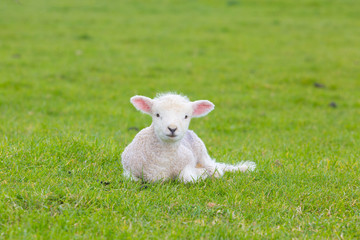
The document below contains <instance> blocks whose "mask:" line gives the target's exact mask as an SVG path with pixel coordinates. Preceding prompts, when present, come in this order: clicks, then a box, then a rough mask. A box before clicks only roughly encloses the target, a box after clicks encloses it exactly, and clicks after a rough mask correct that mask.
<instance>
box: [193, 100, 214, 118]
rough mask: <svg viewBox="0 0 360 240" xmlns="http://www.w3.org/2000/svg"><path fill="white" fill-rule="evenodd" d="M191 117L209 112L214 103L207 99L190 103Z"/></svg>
mask: <svg viewBox="0 0 360 240" xmlns="http://www.w3.org/2000/svg"><path fill="white" fill-rule="evenodd" d="M192 107H193V114H192V116H193V117H202V116H205V115H206V114H208V113H209V112H211V111H212V110H213V109H214V107H215V105H214V104H213V103H212V102H210V101H207V100H199V101H195V102H193V103H192Z"/></svg>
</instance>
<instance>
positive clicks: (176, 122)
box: [130, 94, 214, 142]
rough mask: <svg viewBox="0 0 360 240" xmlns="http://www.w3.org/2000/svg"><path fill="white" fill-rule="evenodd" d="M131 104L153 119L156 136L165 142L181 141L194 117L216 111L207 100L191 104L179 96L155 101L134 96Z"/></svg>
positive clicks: (170, 95)
mask: <svg viewBox="0 0 360 240" xmlns="http://www.w3.org/2000/svg"><path fill="white" fill-rule="evenodd" d="M130 101H131V103H132V104H133V105H134V106H135V107H136V108H137V109H138V110H140V111H142V112H144V113H147V114H149V115H151V116H152V118H153V126H154V130H155V134H156V135H157V137H158V138H159V139H160V140H161V141H163V142H177V141H180V140H181V139H182V138H183V137H184V135H185V133H186V131H187V130H188V128H189V124H190V120H191V118H193V117H202V116H205V115H206V114H208V113H209V112H210V111H212V110H213V109H214V104H212V103H211V102H209V101H207V100H200V101H195V102H190V101H189V100H188V99H187V98H186V97H183V96H180V95H177V94H165V95H161V96H159V97H157V98H155V99H150V98H148V97H144V96H134V97H132V98H131V100H130Z"/></svg>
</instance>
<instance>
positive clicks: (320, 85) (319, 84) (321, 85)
mask: <svg viewBox="0 0 360 240" xmlns="http://www.w3.org/2000/svg"><path fill="white" fill-rule="evenodd" d="M314 87H316V88H325V85H324V84H321V83H314Z"/></svg>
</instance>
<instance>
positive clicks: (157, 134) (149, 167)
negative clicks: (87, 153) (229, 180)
mask: <svg viewBox="0 0 360 240" xmlns="http://www.w3.org/2000/svg"><path fill="white" fill-rule="evenodd" d="M130 101H131V103H132V104H133V105H134V106H135V108H136V109H138V110H140V111H142V112H143V113H146V114H149V115H150V116H152V119H153V121H152V124H151V125H150V126H149V127H147V128H144V129H143V130H141V131H140V132H139V133H138V134H137V135H136V136H135V138H134V140H133V141H132V142H131V143H130V144H129V145H128V146H127V147H126V148H125V150H124V152H123V153H122V156H121V158H122V164H123V167H124V175H125V176H126V177H129V178H131V179H133V180H140V179H142V180H143V181H150V182H152V181H157V180H167V179H175V178H178V179H180V180H182V181H183V182H194V181H196V180H198V179H203V178H206V177H207V176H215V177H219V176H222V175H223V174H224V172H227V171H242V172H244V171H246V170H250V171H252V170H254V169H255V166H256V165H255V163H254V162H241V163H239V164H237V165H228V164H225V163H217V162H215V160H213V159H211V158H210V156H209V155H208V153H207V150H206V147H205V145H204V143H203V142H202V140H201V139H200V138H199V137H198V136H197V135H196V134H195V133H194V132H193V131H191V130H188V127H189V124H190V120H191V118H194V117H202V116H205V115H206V114H208V113H209V112H210V111H212V110H213V109H214V104H212V103H211V102H209V101H207V100H199V101H195V102H190V101H189V99H188V98H187V97H184V96H181V95H177V94H172V93H167V94H162V95H158V96H157V97H156V98H155V99H150V98H148V97H144V96H134V97H132V98H131V99H130Z"/></svg>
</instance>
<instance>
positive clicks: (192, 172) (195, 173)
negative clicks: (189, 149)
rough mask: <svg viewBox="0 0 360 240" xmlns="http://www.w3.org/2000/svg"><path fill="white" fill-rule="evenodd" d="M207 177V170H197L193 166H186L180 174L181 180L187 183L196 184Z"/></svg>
mask: <svg viewBox="0 0 360 240" xmlns="http://www.w3.org/2000/svg"><path fill="white" fill-rule="evenodd" d="M206 177H208V174H207V171H206V169H205V168H197V167H195V166H194V165H192V164H189V165H186V166H185V167H184V168H183V170H181V172H180V174H179V179H180V180H181V181H183V182H185V183H187V182H195V181H197V180H199V179H204V178H206Z"/></svg>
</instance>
